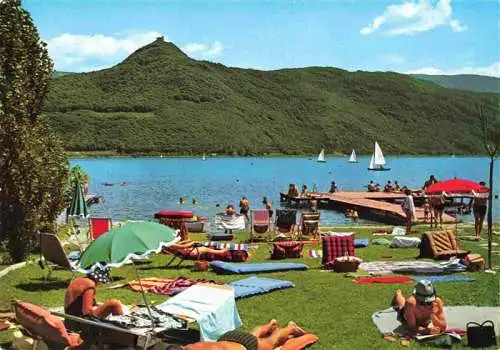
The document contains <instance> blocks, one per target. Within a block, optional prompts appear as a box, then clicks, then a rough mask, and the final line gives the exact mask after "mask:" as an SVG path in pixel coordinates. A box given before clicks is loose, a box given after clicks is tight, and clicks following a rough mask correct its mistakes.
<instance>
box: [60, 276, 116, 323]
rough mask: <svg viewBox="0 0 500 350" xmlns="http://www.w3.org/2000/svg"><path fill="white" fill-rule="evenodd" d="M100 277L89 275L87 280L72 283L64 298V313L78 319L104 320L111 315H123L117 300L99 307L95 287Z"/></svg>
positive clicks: (78, 279)
mask: <svg viewBox="0 0 500 350" xmlns="http://www.w3.org/2000/svg"><path fill="white" fill-rule="evenodd" d="M96 283H99V275H98V274H96V273H89V274H88V275H87V278H77V279H75V280H74V281H72V282H71V283H70V284H69V286H68V289H66V296H65V298H64V312H65V313H66V314H68V315H73V316H78V317H89V316H94V317H97V318H101V319H104V318H106V317H108V316H109V315H123V308H122V304H121V303H120V301H119V300H117V299H109V300H107V301H105V302H104V303H102V304H101V305H98V304H97V303H96V300H95V287H96Z"/></svg>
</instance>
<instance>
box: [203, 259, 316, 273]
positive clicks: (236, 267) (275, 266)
mask: <svg viewBox="0 0 500 350" xmlns="http://www.w3.org/2000/svg"><path fill="white" fill-rule="evenodd" d="M210 266H211V267H212V269H213V270H214V271H215V272H217V273H252V272H271V271H286V270H307V265H305V264H297V263H257V264H237V263H227V262H223V261H212V262H210Z"/></svg>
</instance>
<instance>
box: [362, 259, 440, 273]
mask: <svg viewBox="0 0 500 350" xmlns="http://www.w3.org/2000/svg"><path fill="white" fill-rule="evenodd" d="M359 268H360V269H361V270H364V271H366V272H368V273H370V274H371V275H388V274H391V273H403V272H405V273H412V274H423V273H427V274H439V273H444V272H446V271H445V269H444V267H441V266H440V265H439V264H437V263H435V262H429V261H420V260H418V261H369V262H363V263H361V264H360V265H359Z"/></svg>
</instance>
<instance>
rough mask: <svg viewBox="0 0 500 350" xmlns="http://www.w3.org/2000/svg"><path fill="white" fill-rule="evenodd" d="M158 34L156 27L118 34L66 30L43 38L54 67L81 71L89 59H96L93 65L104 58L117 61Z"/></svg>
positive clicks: (107, 60)
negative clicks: (60, 33)
mask: <svg viewBox="0 0 500 350" xmlns="http://www.w3.org/2000/svg"><path fill="white" fill-rule="evenodd" d="M159 36H162V34H161V33H159V32H156V31H148V32H135V33H127V34H117V35H115V36H106V35H103V34H95V35H82V34H70V33H65V34H62V35H60V36H57V37H53V38H50V39H48V40H46V42H47V46H48V49H49V54H50V56H51V57H52V59H53V60H54V62H55V66H56V69H59V70H64V69H70V70H74V71H81V70H82V69H83V68H82V66H84V65H83V63H88V62H89V61H98V63H97V65H96V66H99V67H101V66H102V64H103V63H105V62H108V63H109V64H112V63H116V61H117V60H119V59H123V58H124V57H125V56H126V55H129V54H130V53H132V52H134V51H135V50H137V49H138V48H139V47H141V46H144V45H146V44H148V43H150V42H152V41H153V40H155V39H156V38H157V37H159ZM87 68H88V67H87ZM87 68H85V69H87Z"/></svg>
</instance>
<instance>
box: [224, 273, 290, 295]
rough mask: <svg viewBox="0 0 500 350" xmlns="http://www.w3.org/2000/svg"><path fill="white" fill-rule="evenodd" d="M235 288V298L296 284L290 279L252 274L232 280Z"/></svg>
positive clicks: (231, 283)
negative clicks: (284, 279)
mask: <svg viewBox="0 0 500 350" xmlns="http://www.w3.org/2000/svg"><path fill="white" fill-rule="evenodd" d="M229 285H230V286H231V287H233V289H234V296H235V298H243V297H247V296H251V295H256V294H263V293H268V292H271V291H273V290H276V289H283V288H292V287H295V285H294V284H293V283H292V282H290V281H283V280H277V279H272V278H265V277H257V276H252V277H248V278H245V279H242V280H238V281H233V282H230V283H229Z"/></svg>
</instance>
